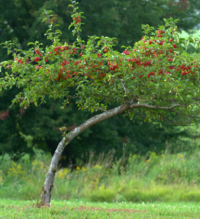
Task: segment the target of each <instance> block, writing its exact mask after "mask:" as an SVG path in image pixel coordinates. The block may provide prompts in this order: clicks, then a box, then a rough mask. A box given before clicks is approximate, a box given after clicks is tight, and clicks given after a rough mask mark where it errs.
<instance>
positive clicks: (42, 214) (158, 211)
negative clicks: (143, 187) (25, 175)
mask: <svg viewBox="0 0 200 219" xmlns="http://www.w3.org/2000/svg"><path fill="white" fill-rule="evenodd" d="M51 204H52V206H51V207H50V208H48V207H40V208H38V207H37V202H36V201H21V200H13V199H0V218H2V219H6V218H9V219H12V218H14V219H17V218H25V219H28V218H37V219H39V218H41V219H50V218H56V219H57V218H70V219H71V218H77V219H81V218H84V219H86V218H88V219H90V218H100V219H104V218H109V219H110V218H134V219H137V218H138V219H142V218H148V219H149V218H154V219H155V218H156V219H157V218H181V219H184V218H200V205H199V204H198V203H192V202H187V203H186V202H179V203H144V202H142V203H126V202H121V203H106V202H102V203H91V202H86V201H80V200H74V201H52V203H51Z"/></svg>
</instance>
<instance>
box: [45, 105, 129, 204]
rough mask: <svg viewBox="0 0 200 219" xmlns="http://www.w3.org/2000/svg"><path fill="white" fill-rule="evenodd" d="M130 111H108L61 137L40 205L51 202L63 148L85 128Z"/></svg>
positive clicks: (123, 107) (123, 106) (124, 106)
mask: <svg viewBox="0 0 200 219" xmlns="http://www.w3.org/2000/svg"><path fill="white" fill-rule="evenodd" d="M128 109H130V105H122V106H119V107H116V108H114V109H111V110H108V111H106V112H104V113H101V114H99V115H96V116H93V117H92V118H90V119H88V120H87V121H85V122H84V123H83V124H82V125H80V126H78V127H76V128H75V129H74V130H72V131H71V132H69V133H68V134H67V136H65V137H63V139H62V140H61V141H60V143H59V144H58V147H57V149H56V151H55V153H54V155H53V157H52V160H51V164H50V167H49V170H48V172H47V176H46V179H45V182H44V186H43V193H42V195H41V199H42V200H41V204H42V205H47V206H50V202H51V190H52V188H53V182H54V177H55V173H56V170H57V167H58V162H59V159H60V156H61V154H62V152H63V150H64V148H65V146H66V145H67V144H68V143H70V142H71V141H72V140H73V139H74V138H75V137H76V136H77V135H79V134H80V133H81V132H83V131H84V130H86V129H87V128H89V127H91V126H93V125H95V124H97V123H99V122H101V121H103V120H106V119H108V118H111V117H113V116H116V115H118V114H121V113H123V112H125V111H126V110H128Z"/></svg>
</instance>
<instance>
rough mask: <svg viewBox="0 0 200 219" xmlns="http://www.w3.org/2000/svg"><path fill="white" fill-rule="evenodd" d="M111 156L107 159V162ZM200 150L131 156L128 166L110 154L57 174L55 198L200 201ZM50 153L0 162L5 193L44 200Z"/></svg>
mask: <svg viewBox="0 0 200 219" xmlns="http://www.w3.org/2000/svg"><path fill="white" fill-rule="evenodd" d="M105 160H106V162H105ZM199 160H200V152H199V151H195V152H193V153H188V152H187V153H186V152H185V153H182V154H162V155H157V154H155V153H150V156H149V157H148V158H145V157H142V156H139V155H134V156H130V157H129V159H128V161H127V163H126V165H122V163H121V161H117V162H113V161H112V160H109V159H104V160H102V161H101V162H100V161H98V163H95V162H94V163H90V164H87V165H85V166H84V167H77V169H76V170H75V171H73V172H71V171H70V170H69V169H67V168H64V169H60V170H58V172H57V173H56V178H55V183H54V188H53V190H52V198H53V199H54V200H71V199H81V200H83V199H84V200H87V201H92V202H110V203H112V202H180V201H181V202H199V201H200V186H199V185H200V174H199V173H200V163H199ZM49 162H50V157H43V158H41V157H37V160H34V161H31V160H29V159H28V158H26V159H25V158H24V159H22V160H21V161H20V162H18V163H13V162H11V160H9V158H8V157H7V158H6V159H5V161H4V162H2V164H1V165H0V198H10V199H11V198H14V199H19V198H20V199H21V200H37V199H40V194H41V192H42V191H41V189H42V186H43V183H44V180H45V175H46V172H47V169H48V166H49Z"/></svg>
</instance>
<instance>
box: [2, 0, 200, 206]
mask: <svg viewBox="0 0 200 219" xmlns="http://www.w3.org/2000/svg"><path fill="white" fill-rule="evenodd" d="M70 6H71V7H72V9H73V13H72V23H71V24H70V26H69V28H71V27H73V30H72V34H73V35H74V36H75V37H76V40H75V41H74V43H72V44H70V45H69V44H68V43H67V42H65V43H61V41H60V40H59V37H60V35H61V31H60V30H59V29H58V28H57V25H56V24H55V19H56V18H55V17H54V16H53V15H52V14H51V11H45V12H44V15H45V16H46V17H45V18H44V20H45V21H46V22H49V29H48V30H47V33H46V35H47V39H49V40H51V45H50V46H46V47H45V48H43V46H42V44H41V43H39V42H37V41H36V42H35V43H32V42H30V43H28V46H29V49H28V50H21V49H16V48H15V46H14V44H13V43H12V42H10V41H9V42H5V43H4V44H5V47H6V48H7V51H8V54H10V53H11V54H12V55H13V59H12V60H9V61H4V62H2V63H1V67H3V69H5V70H6V71H5V74H4V76H3V77H2V78H0V91H1V90H2V89H10V88H12V87H18V88H20V92H19V93H18V94H17V95H16V96H15V98H14V99H13V101H12V104H15V103H20V106H21V107H24V108H25V109H26V108H27V107H28V106H29V105H30V104H35V105H36V106H37V105H39V104H41V103H43V102H45V98H46V97H49V98H64V102H63V104H62V106H61V107H62V108H65V106H66V105H67V104H68V103H69V102H70V101H71V100H72V99H73V100H75V101H76V104H77V106H78V107H79V109H80V110H83V109H87V110H89V111H91V112H94V111H97V112H99V114H97V115H95V116H93V117H91V118H90V119H88V120H86V121H85V122H84V123H82V124H80V125H79V126H76V127H74V129H73V130H71V131H70V132H67V129H66V128H65V127H63V128H61V131H62V133H63V137H62V139H61V140H60V143H59V144H58V146H57V149H56V151H55V153H54V155H53V157H52V160H51V164H50V167H49V170H48V172H47V175H46V179H45V182H44V186H43V193H42V195H41V199H42V204H46V205H50V200H51V190H52V188H53V182H54V178H55V173H56V170H57V167H58V162H59V158H60V156H61V154H62V152H63V150H64V148H65V147H66V145H67V144H69V143H70V142H71V141H72V140H73V139H74V138H75V137H76V136H77V135H79V134H80V133H82V132H83V131H84V130H86V129H88V128H89V127H91V126H93V125H95V124H97V123H99V122H101V121H103V120H106V119H109V118H111V117H113V116H117V115H119V114H121V113H124V114H125V115H126V116H128V117H129V118H130V119H133V118H134V115H139V116H140V117H141V118H143V119H144V120H145V121H151V120H152V119H158V120H163V119H165V118H166V119H171V120H172V121H171V122H174V123H176V124H181V125H187V124H191V123H193V122H194V121H195V120H196V119H198V114H199V107H198V105H199V100H200V97H199V85H200V81H199V69H200V64H199V59H200V55H199V54H197V53H193V54H188V53H187V46H188V45H189V44H190V43H192V44H193V45H195V46H196V48H198V47H199V40H198V39H195V38H189V39H183V38H180V34H179V33H178V31H177V27H176V22H177V20H173V19H172V18H170V19H164V21H165V25H163V26H160V27H159V28H158V30H154V28H152V27H150V26H149V25H143V26H142V28H143V32H144V36H143V38H142V39H141V40H140V41H139V42H137V43H135V45H134V46H133V47H124V51H123V52H122V53H120V52H118V51H116V50H114V49H113V46H114V45H115V44H116V43H117V41H116V39H115V38H109V37H107V36H100V37H98V36H89V37H88V40H87V42H85V41H83V40H82V39H81V25H82V20H83V19H84V17H83V15H82V12H78V7H77V3H76V2H74V1H72V3H71V5H70ZM113 104H115V106H116V107H115V108H111V105H113ZM101 111H102V112H101ZM171 114H174V115H175V116H174V117H171ZM172 118H174V119H172Z"/></svg>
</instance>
